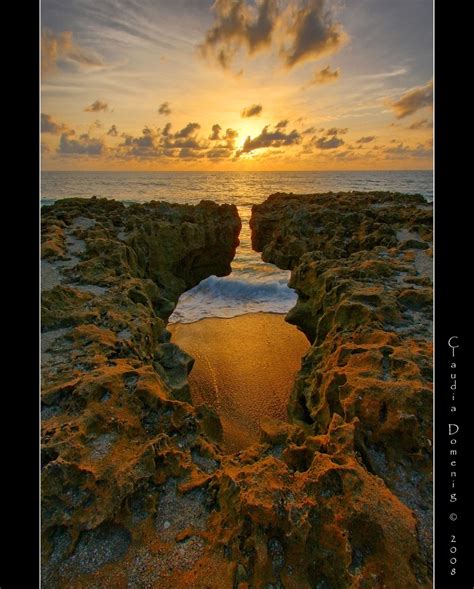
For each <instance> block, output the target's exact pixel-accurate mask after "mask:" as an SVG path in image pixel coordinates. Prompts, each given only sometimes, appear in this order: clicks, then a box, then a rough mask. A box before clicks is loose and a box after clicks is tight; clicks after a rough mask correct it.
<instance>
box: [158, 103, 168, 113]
mask: <svg viewBox="0 0 474 589" xmlns="http://www.w3.org/2000/svg"><path fill="white" fill-rule="evenodd" d="M158 112H159V114H160V115H165V116H169V115H170V114H171V108H170V104H169V102H162V103H161V104H160V106H159V108H158Z"/></svg>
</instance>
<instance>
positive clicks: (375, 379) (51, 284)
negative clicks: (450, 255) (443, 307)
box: [42, 193, 431, 589]
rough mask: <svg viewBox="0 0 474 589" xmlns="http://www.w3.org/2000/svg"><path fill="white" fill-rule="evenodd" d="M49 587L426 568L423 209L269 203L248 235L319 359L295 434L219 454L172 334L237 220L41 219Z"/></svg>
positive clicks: (62, 215) (424, 580) (277, 430)
mask: <svg viewBox="0 0 474 589" xmlns="http://www.w3.org/2000/svg"><path fill="white" fill-rule="evenodd" d="M42 217H43V268H42V276H43V284H42V287H43V289H44V291H43V296H42V307H43V310H42V319H43V334H42V335H43V337H42V347H43V349H44V352H43V356H42V363H43V391H42V423H43V432H42V441H43V448H42V475H43V482H42V500H43V515H42V528H43V542H42V547H43V586H44V587H47V588H48V589H54V588H56V587H57V588H67V589H80V588H84V589H85V588H87V589H93V588H96V587H97V588H99V587H101V588H109V587H110V588H114V589H115V588H124V589H125V588H127V587H128V588H131V587H133V588H135V587H136V588H160V589H161V588H165V589H167V588H169V589H180V588H188V587H194V588H196V589H234V588H237V589H281V588H285V589H286V588H287V589H346V588H359V589H362V588H364V589H372V588H382V587H386V588H387V589H402V588H403V589H405V588H407V587H410V588H411V587H423V588H428V587H430V586H431V582H430V569H429V539H428V535H429V529H430V526H431V520H430V486H429V485H430V483H429V480H430V472H431V463H430V449H431V444H430V442H429V440H430V426H431V401H430V397H429V394H430V378H431V353H430V336H429V319H430V315H431V307H430V297H431V288H430V285H431V282H430V279H429V276H428V275H427V273H428V271H429V269H430V267H431V266H430V255H431V249H430V247H431V210H430V206H429V205H427V204H426V203H425V202H424V201H423V199H422V198H421V197H406V196H403V195H394V194H371V193H369V194H367V193H362V194H357V193H351V194H346V195H336V194H330V195H317V196H305V197H296V196H293V195H274V196H272V197H270V198H269V199H267V201H265V203H263V204H262V205H258V206H255V207H254V211H253V217H252V229H253V243H254V246H255V248H256V249H258V250H263V257H264V259H265V260H268V261H272V262H273V263H275V264H277V265H279V266H280V267H282V268H291V269H292V278H291V285H292V286H293V287H294V288H296V289H297V292H298V295H299V299H298V304H297V306H296V307H295V309H294V310H292V311H291V312H290V314H289V316H288V320H289V321H291V322H293V323H295V324H296V325H298V327H299V328H300V329H302V330H303V331H304V333H306V334H307V336H308V338H309V339H310V341H311V343H312V347H311V349H310V351H309V352H308V354H307V355H306V357H305V358H304V360H303V364H302V368H301V371H300V373H299V375H298V377H297V381H296V383H295V388H294V391H293V395H292V398H291V401H290V404H289V423H283V422H275V421H271V420H264V422H263V424H262V426H261V430H262V431H261V439H260V443H259V444H254V445H252V446H250V447H248V448H247V449H246V450H243V451H241V452H238V453H236V454H231V455H226V454H225V453H224V452H223V451H222V447H221V445H220V444H219V442H220V440H221V435H222V428H221V424H220V421H219V418H218V416H217V415H215V414H214V413H213V412H212V411H210V410H209V409H208V408H206V407H205V406H200V407H194V406H193V405H192V402H191V397H190V392H189V387H188V384H187V379H186V377H187V374H188V372H189V370H190V368H191V366H192V359H191V358H190V357H189V356H187V355H186V354H184V353H183V352H182V351H181V350H179V348H177V347H176V346H174V345H173V344H171V343H170V342H169V334H168V332H167V331H166V321H167V319H168V317H169V315H170V313H171V312H172V310H173V308H174V305H175V304H176V301H177V298H178V296H179V295H180V293H181V292H183V291H184V290H186V289H188V288H190V287H192V286H193V285H194V284H196V283H197V282H198V281H199V280H201V279H202V278H204V277H205V276H208V275H210V274H218V275H224V274H226V273H229V271H230V261H231V259H232V257H233V255H234V252H235V247H236V245H237V236H238V232H239V229H240V221H239V219H238V216H237V212H236V209H235V207H231V206H226V205H224V206H220V207H219V206H217V205H216V204H214V203H210V202H202V203H201V204H200V205H198V206H196V207H192V206H184V205H180V206H178V205H171V204H165V203H150V204H146V205H132V206H130V207H125V206H124V205H122V204H120V203H117V202H114V201H107V200H102V199H101V200H98V199H92V200H81V199H69V200H67V201H61V202H58V203H56V204H55V205H53V206H51V207H45V208H44V209H43V215H42Z"/></svg>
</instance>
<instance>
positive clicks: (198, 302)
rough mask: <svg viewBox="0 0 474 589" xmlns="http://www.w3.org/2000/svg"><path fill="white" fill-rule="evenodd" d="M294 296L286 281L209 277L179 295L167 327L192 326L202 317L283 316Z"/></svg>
mask: <svg viewBox="0 0 474 589" xmlns="http://www.w3.org/2000/svg"><path fill="white" fill-rule="evenodd" d="M296 299H297V296H296V293H295V291H294V290H292V289H291V288H289V287H288V286H287V284H286V279H285V278H282V279H281V280H277V281H272V282H269V281H268V282H261V281H248V280H246V281H243V280H235V279H232V278H230V277H225V278H218V277H216V276H210V277H209V278H206V279H205V280H203V281H202V282H200V283H199V284H198V285H197V286H195V287H194V288H193V289H191V290H189V291H187V292H185V293H184V294H183V295H181V297H180V299H179V302H178V305H177V307H176V309H175V311H174V313H173V314H172V315H171V317H170V319H169V321H170V323H178V322H179V323H192V322H194V321H199V320H200V319H204V318H206V317H222V318H225V317H236V316H238V315H243V314H245V313H257V312H266V313H287V312H288V311H289V310H290V309H291V308H292V307H293V306H294V305H295V303H296Z"/></svg>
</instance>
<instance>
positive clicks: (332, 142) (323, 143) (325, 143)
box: [314, 135, 344, 149]
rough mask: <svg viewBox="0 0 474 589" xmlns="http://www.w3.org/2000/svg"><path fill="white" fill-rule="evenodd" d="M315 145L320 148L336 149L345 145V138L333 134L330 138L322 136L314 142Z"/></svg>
mask: <svg viewBox="0 0 474 589" xmlns="http://www.w3.org/2000/svg"><path fill="white" fill-rule="evenodd" d="M314 145H315V146H316V147H317V148H318V149H336V148H338V147H340V146H341V145H344V140H343V139H341V138H340V137H337V136H336V135H333V136H331V138H330V139H326V137H320V138H319V139H317V140H316V141H315V142H314Z"/></svg>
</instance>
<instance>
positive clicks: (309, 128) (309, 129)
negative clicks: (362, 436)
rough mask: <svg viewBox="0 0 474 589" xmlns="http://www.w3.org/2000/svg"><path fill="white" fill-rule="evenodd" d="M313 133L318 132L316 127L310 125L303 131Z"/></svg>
mask: <svg viewBox="0 0 474 589" xmlns="http://www.w3.org/2000/svg"><path fill="white" fill-rule="evenodd" d="M311 133H316V127H308V128H307V129H305V130H304V131H303V135H311Z"/></svg>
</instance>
